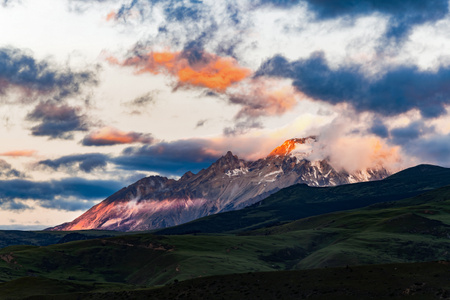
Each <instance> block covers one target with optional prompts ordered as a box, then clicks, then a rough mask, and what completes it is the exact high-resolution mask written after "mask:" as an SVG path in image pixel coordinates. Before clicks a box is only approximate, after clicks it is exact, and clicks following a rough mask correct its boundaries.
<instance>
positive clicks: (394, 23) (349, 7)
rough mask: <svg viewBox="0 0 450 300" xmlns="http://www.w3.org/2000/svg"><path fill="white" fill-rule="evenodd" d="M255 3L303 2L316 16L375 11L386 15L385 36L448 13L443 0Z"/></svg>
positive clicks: (290, 1)
mask: <svg viewBox="0 0 450 300" xmlns="http://www.w3.org/2000/svg"><path fill="white" fill-rule="evenodd" d="M254 2H255V3H258V2H259V5H273V6H277V7H282V8H290V7H292V6H294V5H297V4H299V3H302V2H303V3H307V5H308V9H309V10H310V11H312V12H313V13H314V14H315V17H316V19H317V20H327V19H335V18H340V17H347V18H348V17H350V18H352V17H360V16H365V15H371V14H373V13H375V12H378V13H381V14H384V15H386V16H388V17H390V19H389V23H388V29H387V32H386V37H387V38H393V39H395V40H397V41H398V40H400V39H403V38H405V37H406V36H407V35H408V34H409V33H410V32H411V29H412V27H414V26H415V25H421V24H425V23H427V22H433V21H437V20H441V19H443V18H444V17H445V15H446V14H447V13H448V1H447V0H426V1H420V0H304V1H298V0H260V1H254Z"/></svg>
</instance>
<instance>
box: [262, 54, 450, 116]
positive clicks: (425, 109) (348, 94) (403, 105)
mask: <svg viewBox="0 0 450 300" xmlns="http://www.w3.org/2000/svg"><path fill="white" fill-rule="evenodd" d="M256 74H257V76H263V75H265V76H273V77H283V78H291V79H293V86H294V87H296V88H297V90H298V91H300V92H302V93H304V94H305V95H307V96H309V97H311V98H313V99H315V100H319V101H324V102H328V103H330V104H338V103H349V104H351V105H352V106H353V107H354V108H355V109H356V110H357V111H359V112H363V111H370V112H375V113H378V114H381V115H384V116H394V115H399V114H401V113H405V112H408V111H410V110H412V109H418V110H419V111H420V112H421V114H422V116H423V117H425V118H434V117H438V116H440V115H442V114H444V113H445V112H446V110H445V109H444V107H445V106H446V105H448V104H450V89H449V88H448V87H449V83H450V68H448V67H441V68H439V69H438V70H437V71H436V72H431V71H419V70H418V68H417V67H414V66H399V67H394V68H391V69H389V70H388V71H387V72H386V73H385V74H382V75H380V76H378V77H377V78H367V77H366V76H365V74H364V73H363V72H362V71H361V70H360V68H359V67H358V66H357V65H344V66H341V67H339V68H338V69H331V68H330V67H329V66H328V64H327V61H326V59H325V56H324V54H323V53H322V52H318V53H315V54H313V55H312V56H311V57H310V58H308V59H300V60H297V61H293V62H289V61H287V60H286V59H285V58H284V57H282V56H280V55H278V56H275V57H273V58H271V59H269V60H267V61H266V62H265V63H263V64H262V66H261V67H260V69H259V70H258V71H257V73H256Z"/></svg>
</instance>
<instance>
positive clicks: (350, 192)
mask: <svg viewBox="0 0 450 300" xmlns="http://www.w3.org/2000/svg"><path fill="white" fill-rule="evenodd" d="M446 185H450V169H448V168H441V167H436V166H430V165H420V166H417V167H414V168H410V169H407V170H404V171H402V172H399V173H397V174H394V175H392V176H390V177H388V178H386V179H384V180H381V181H375V182H364V183H357V184H350V185H342V186H337V187H327V188H316V187H309V186H307V185H304V184H300V185H294V186H291V187H288V188H285V189H282V190H281V191H279V192H277V193H275V194H273V195H272V196H269V197H268V198H266V199H264V200H263V201H261V202H259V203H257V204H255V205H253V206H250V207H247V208H244V209H242V210H238V211H231V212H227V213H221V214H217V215H212V216H208V217H205V218H201V219H198V220H195V221H192V222H189V223H186V224H183V225H179V226H175V227H171V228H166V229H162V230H159V231H157V234H192V233H237V232H240V231H243V230H253V229H257V228H261V227H265V226H273V225H274V224H278V223H281V222H289V221H294V220H297V219H300V218H306V217H309V216H314V215H321V214H325V213H330V212H333V211H341V210H348V209H355V208H360V207H365V206H368V205H371V204H374V203H379V202H386V201H397V200H400V199H405V198H408V197H412V196H415V195H418V194H421V193H423V192H425V191H429V190H432V189H435V188H439V187H442V186H446Z"/></svg>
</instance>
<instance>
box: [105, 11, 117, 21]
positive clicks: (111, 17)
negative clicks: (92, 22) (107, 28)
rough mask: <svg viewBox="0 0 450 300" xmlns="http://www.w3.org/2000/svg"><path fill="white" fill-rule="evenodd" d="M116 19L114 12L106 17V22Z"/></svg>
mask: <svg viewBox="0 0 450 300" xmlns="http://www.w3.org/2000/svg"><path fill="white" fill-rule="evenodd" d="M115 18H116V13H115V12H114V11H112V12H110V13H109V14H107V15H106V21H111V20H113V19H115Z"/></svg>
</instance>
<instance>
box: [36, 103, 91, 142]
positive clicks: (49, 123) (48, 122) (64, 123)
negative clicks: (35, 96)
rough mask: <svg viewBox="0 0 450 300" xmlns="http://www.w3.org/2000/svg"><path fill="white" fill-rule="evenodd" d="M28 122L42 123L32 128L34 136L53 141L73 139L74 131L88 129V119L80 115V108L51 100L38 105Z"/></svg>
mask: <svg viewBox="0 0 450 300" xmlns="http://www.w3.org/2000/svg"><path fill="white" fill-rule="evenodd" d="M27 120H29V121H35V122H40V124H38V125H36V126H34V127H32V128H31V133H32V135H35V136H48V137H50V138H53V139H55V138H60V139H71V138H72V137H73V135H72V133H73V131H86V130H87V129H88V125H87V121H86V117H85V116H83V115H81V114H80V112H79V108H75V107H71V106H69V105H67V104H60V103H57V102H55V101H50V100H49V101H46V102H40V103H39V104H38V105H36V107H35V108H34V110H33V111H31V112H30V113H29V114H28V115H27Z"/></svg>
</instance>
